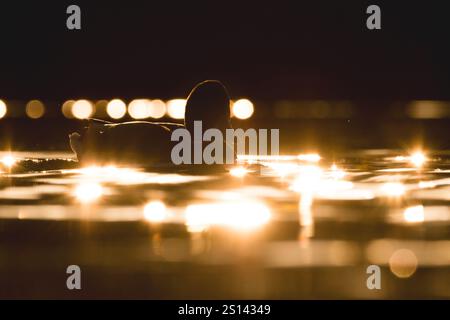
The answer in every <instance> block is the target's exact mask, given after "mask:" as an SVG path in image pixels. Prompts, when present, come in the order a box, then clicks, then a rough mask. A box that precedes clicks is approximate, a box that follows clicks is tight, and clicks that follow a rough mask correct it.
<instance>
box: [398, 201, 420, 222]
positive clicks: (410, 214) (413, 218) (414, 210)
mask: <svg viewBox="0 0 450 320" xmlns="http://www.w3.org/2000/svg"><path fill="white" fill-rule="evenodd" d="M403 218H404V219H405V221H406V222H409V223H417V222H423V221H425V210H424V208H423V206H422V205H418V206H412V207H408V208H406V209H405V211H403Z"/></svg>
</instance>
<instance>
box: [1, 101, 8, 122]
mask: <svg viewBox="0 0 450 320" xmlns="http://www.w3.org/2000/svg"><path fill="white" fill-rule="evenodd" d="M7 110H8V109H7V107H6V103H5V102H4V101H3V100H0V119H1V118H3V117H4V116H5V115H6V112H7Z"/></svg>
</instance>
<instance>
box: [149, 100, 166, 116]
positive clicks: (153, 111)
mask: <svg viewBox="0 0 450 320" xmlns="http://www.w3.org/2000/svg"><path fill="white" fill-rule="evenodd" d="M149 109H150V110H149V115H150V117H151V118H154V119H160V118H162V117H164V115H165V114H166V104H165V102H164V101H162V100H159V99H155V100H151V101H150V102H149Z"/></svg>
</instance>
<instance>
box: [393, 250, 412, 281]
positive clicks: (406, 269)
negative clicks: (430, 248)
mask: <svg viewBox="0 0 450 320" xmlns="http://www.w3.org/2000/svg"><path fill="white" fill-rule="evenodd" d="M417 266H418V260H417V257H416V255H415V254H414V252H413V251H411V250H409V249H399V250H396V251H395V252H394V253H393V254H392V256H391V257H390V259H389V268H390V269H391V272H392V273H393V274H395V275H396V276H397V277H399V278H409V277H411V276H412V275H413V274H414V273H415V272H416V269H417Z"/></svg>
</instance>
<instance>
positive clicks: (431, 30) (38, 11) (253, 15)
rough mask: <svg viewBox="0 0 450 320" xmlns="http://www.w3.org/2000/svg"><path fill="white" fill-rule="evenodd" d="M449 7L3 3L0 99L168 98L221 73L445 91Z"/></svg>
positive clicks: (231, 77)
mask: <svg viewBox="0 0 450 320" xmlns="http://www.w3.org/2000/svg"><path fill="white" fill-rule="evenodd" d="M445 3H446V2H444V1H442V2H438V1H415V2H414V1H371V2H368V1H323V0H320V1H292V2H281V1H271V2H262V1H207V2H206V1H205V2H203V1H78V0H77V1H14V3H5V2H3V1H2V3H1V4H0V39H1V50H0V96H2V97H4V98H9V99H12V98H15V99H19V98H20V99H27V98H35V97H40V98H47V99H48V98H51V99H65V98H68V97H72V98H76V97H90V98H92V99H95V98H108V97H113V96H120V97H123V98H133V97H135V96H150V97H151V96H158V97H162V98H165V97H167V98H169V97H172V96H180V95H181V96H184V95H185V94H186V92H187V91H188V90H189V88H191V87H192V86H193V84H195V83H196V82H198V81H201V80H204V79H210V78H214V79H221V80H222V81H224V82H225V83H226V84H227V85H228V86H229V87H230V91H231V93H232V95H237V96H241V95H243V96H250V97H252V98H254V99H280V98H283V99H285V98H321V99H338V98H345V99H374V98H376V99H380V98H383V99H394V98H395V99H447V98H450V91H449V90H448V88H449V87H450V72H449V71H450V62H449V53H450V52H449V51H450V50H449V49H450V41H449V37H448V30H449V27H450V25H449V24H450V22H449V21H450V20H449V19H448V11H447V10H446V9H447V6H446V5H445ZM70 4H77V5H79V6H80V7H81V10H82V30H81V31H70V30H68V29H67V28H66V19H67V16H68V15H67V14H66V8H67V6H68V5H70ZM370 4H378V5H379V6H380V7H381V11H382V29H381V30H375V31H370V30H368V29H367V28H366V18H367V16H368V15H367V14H366V13H365V12H366V8H367V6H368V5H370Z"/></svg>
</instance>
